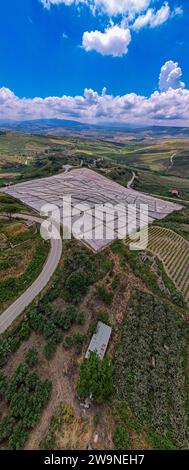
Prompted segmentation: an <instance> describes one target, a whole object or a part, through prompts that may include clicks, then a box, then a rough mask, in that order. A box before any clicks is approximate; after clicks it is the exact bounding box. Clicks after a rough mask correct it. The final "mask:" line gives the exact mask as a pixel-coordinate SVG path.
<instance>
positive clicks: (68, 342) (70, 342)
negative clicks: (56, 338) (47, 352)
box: [64, 336, 74, 349]
mask: <svg viewBox="0 0 189 470" xmlns="http://www.w3.org/2000/svg"><path fill="white" fill-rule="evenodd" d="M73 344H74V337H73V336H66V337H65V338H64V347H65V348H66V349H70V348H72V346H73Z"/></svg>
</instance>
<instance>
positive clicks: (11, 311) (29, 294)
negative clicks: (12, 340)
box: [0, 214, 62, 334]
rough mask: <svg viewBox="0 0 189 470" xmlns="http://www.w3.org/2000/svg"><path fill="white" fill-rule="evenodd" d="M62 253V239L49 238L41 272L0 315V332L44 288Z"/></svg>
mask: <svg viewBox="0 0 189 470" xmlns="http://www.w3.org/2000/svg"><path fill="white" fill-rule="evenodd" d="M14 217H16V218H19V219H24V220H31V221H34V222H37V223H39V224H40V223H41V222H42V221H43V220H42V219H40V218H39V217H35V216H31V215H24V214H15V216H14ZM61 254H62V240H61V239H60V240H51V249H50V253H49V255H48V258H47V260H46V263H45V265H44V267H43V270H42V272H41V274H40V275H39V276H38V278H37V279H36V280H35V281H34V283H33V284H32V285H31V286H30V287H29V288H28V289H27V290H26V291H25V292H24V293H23V294H22V295H21V296H20V297H19V298H18V299H17V300H16V301H15V302H14V303H13V304H12V305H10V307H8V308H7V309H6V310H5V311H4V312H3V313H2V314H1V315H0V334H1V333H3V332H4V331H5V330H6V329H7V328H8V327H9V326H10V325H11V323H12V322H13V321H14V320H15V319H16V318H17V317H18V316H19V315H20V314H21V313H22V312H23V311H24V310H25V308H26V307H28V305H29V304H30V303H31V302H32V301H33V300H34V299H35V297H36V296H37V295H38V294H39V293H40V292H41V291H42V290H43V289H44V287H45V286H46V284H47V283H48V282H49V280H50V278H51V276H52V274H53V273H54V271H55V269H56V268H57V266H58V263H59V261H60V258H61Z"/></svg>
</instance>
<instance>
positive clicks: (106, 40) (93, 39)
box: [82, 25, 131, 57]
mask: <svg viewBox="0 0 189 470" xmlns="http://www.w3.org/2000/svg"><path fill="white" fill-rule="evenodd" d="M130 42H131V33H130V30H129V29H128V28H122V27H121V26H117V25H112V26H109V27H108V28H106V29H105V31H104V32H101V31H98V30H97V31H90V32H89V31H86V32H85V33H84V34H83V41H82V46H83V48H84V49H85V50H86V51H87V52H89V51H96V52H99V53H100V54H102V55H112V56H113V57H121V56H122V55H123V54H127V52H128V45H129V44H130Z"/></svg>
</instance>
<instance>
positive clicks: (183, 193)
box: [134, 170, 189, 201]
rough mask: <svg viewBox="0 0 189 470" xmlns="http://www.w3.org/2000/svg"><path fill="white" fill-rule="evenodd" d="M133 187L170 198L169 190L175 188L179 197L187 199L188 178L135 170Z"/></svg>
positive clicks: (188, 190) (188, 194)
mask: <svg viewBox="0 0 189 470" xmlns="http://www.w3.org/2000/svg"><path fill="white" fill-rule="evenodd" d="M137 177H138V178H137V179H136V180H135V183H134V189H136V190H138V191H142V192H145V193H148V194H154V195H155V194H156V195H157V196H163V197H166V198H170V194H169V191H171V190H172V189H177V190H178V191H179V194H180V199H181V200H185V201H189V179H187V178H178V177H176V176H162V175H161V174H158V173H151V172H148V171H140V170H138V171H137Z"/></svg>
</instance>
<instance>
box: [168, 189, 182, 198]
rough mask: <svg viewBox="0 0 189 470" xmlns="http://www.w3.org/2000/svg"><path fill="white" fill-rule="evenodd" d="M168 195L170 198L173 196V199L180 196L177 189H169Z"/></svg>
mask: <svg viewBox="0 0 189 470" xmlns="http://www.w3.org/2000/svg"><path fill="white" fill-rule="evenodd" d="M169 193H170V194H171V196H174V197H179V196H180V194H179V191H178V190H177V189H171V190H170V191H169Z"/></svg>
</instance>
